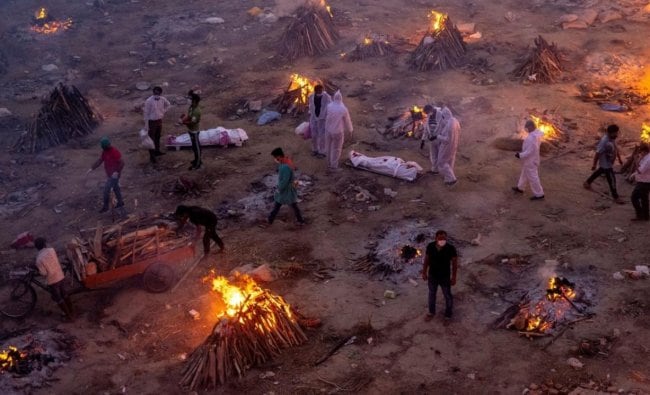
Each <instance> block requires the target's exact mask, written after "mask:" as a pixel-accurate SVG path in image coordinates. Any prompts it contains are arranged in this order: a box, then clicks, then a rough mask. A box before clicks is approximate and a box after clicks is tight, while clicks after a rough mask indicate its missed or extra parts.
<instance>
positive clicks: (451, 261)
mask: <svg viewBox="0 0 650 395" xmlns="http://www.w3.org/2000/svg"><path fill="white" fill-rule="evenodd" d="M457 271H458V253H457V252H456V247H454V246H453V245H451V244H448V243H447V232H445V231H444V230H439V231H437V232H436V240H435V241H434V242H432V243H429V245H427V249H426V252H425V253H424V266H423V267H422V279H424V281H427V282H428V284H429V312H428V313H427V315H426V316H425V317H424V320H425V321H431V319H432V318H433V316H434V315H436V294H437V293H438V286H440V288H441V289H442V294H443V295H444V296H445V318H446V319H450V318H451V315H452V309H453V307H454V300H453V296H452V295H451V287H452V286H453V285H456V273H457Z"/></svg>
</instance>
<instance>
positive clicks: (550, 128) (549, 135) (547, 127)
mask: <svg viewBox="0 0 650 395" xmlns="http://www.w3.org/2000/svg"><path fill="white" fill-rule="evenodd" d="M530 119H531V120H532V121H533V122H535V125H537V129H539V130H541V131H542V133H544V139H545V140H552V139H554V138H557V137H558V135H559V134H560V132H559V131H558V130H557V128H556V127H555V125H553V124H552V123H550V122H547V121H545V120H543V119H542V118H540V117H536V116H534V115H532V114H531V115H530Z"/></svg>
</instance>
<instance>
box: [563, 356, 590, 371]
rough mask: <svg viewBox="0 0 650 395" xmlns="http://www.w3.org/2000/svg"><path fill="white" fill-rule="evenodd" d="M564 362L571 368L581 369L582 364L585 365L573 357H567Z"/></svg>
mask: <svg viewBox="0 0 650 395" xmlns="http://www.w3.org/2000/svg"><path fill="white" fill-rule="evenodd" d="M566 363H567V365H569V366H571V367H572V368H574V369H576V370H580V369H582V367H583V366H585V364H584V363H582V362H580V360H579V359H578V358H573V357H571V358H569V359H567V360H566Z"/></svg>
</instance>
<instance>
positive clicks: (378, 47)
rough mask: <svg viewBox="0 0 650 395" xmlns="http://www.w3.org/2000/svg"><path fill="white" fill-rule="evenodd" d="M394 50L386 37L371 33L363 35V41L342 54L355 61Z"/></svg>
mask: <svg viewBox="0 0 650 395" xmlns="http://www.w3.org/2000/svg"><path fill="white" fill-rule="evenodd" d="M396 52H397V51H396V50H395V48H393V46H392V45H391V44H390V43H389V42H388V39H387V37H385V36H381V35H378V34H371V35H368V36H367V37H364V39H363V41H361V42H360V43H358V44H357V45H356V47H355V48H354V49H353V50H352V51H350V52H348V53H345V54H343V55H342V56H343V58H344V59H345V60H347V61H348V62H356V61H359V60H364V59H366V58H376V57H383V56H386V55H392V54H394V53H396Z"/></svg>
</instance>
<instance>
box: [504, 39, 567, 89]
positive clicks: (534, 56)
mask: <svg viewBox="0 0 650 395" xmlns="http://www.w3.org/2000/svg"><path fill="white" fill-rule="evenodd" d="M563 63H564V57H563V56H562V54H561V53H560V50H559V49H558V48H557V46H556V45H555V43H553V44H549V43H548V42H547V41H546V40H544V38H543V37H542V36H538V37H537V38H536V39H535V47H534V48H533V49H532V51H531V52H530V54H529V55H527V56H526V57H525V58H524V59H523V61H522V63H521V65H519V66H518V67H517V68H516V69H515V70H514V71H513V72H512V74H513V75H514V76H515V77H517V78H520V79H522V80H523V81H524V82H532V83H546V84H550V83H553V82H556V81H557V80H558V79H559V78H560V76H561V75H562V71H563V70H564V66H563Z"/></svg>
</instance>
